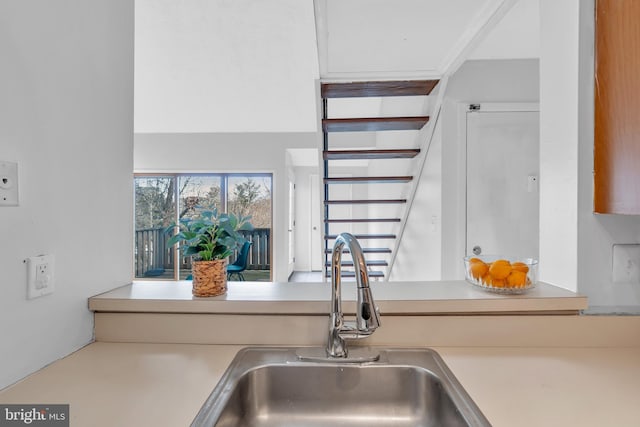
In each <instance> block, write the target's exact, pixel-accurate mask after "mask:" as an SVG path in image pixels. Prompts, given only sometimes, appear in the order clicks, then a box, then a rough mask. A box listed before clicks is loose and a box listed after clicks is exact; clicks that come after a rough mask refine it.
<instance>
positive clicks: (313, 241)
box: [309, 174, 322, 271]
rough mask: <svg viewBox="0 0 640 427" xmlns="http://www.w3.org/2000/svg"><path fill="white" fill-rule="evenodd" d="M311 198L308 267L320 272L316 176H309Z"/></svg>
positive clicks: (318, 198)
mask: <svg viewBox="0 0 640 427" xmlns="http://www.w3.org/2000/svg"><path fill="white" fill-rule="evenodd" d="M309 179H310V188H311V191H310V193H311V194H310V197H311V221H310V223H311V231H310V232H311V238H310V239H309V240H310V245H311V247H310V248H309V256H310V258H311V259H310V260H309V265H310V266H311V270H312V271H322V242H321V237H320V227H321V224H320V181H319V177H318V175H317V174H312V175H310V176H309Z"/></svg>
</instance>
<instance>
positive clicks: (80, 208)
mask: <svg viewBox="0 0 640 427" xmlns="http://www.w3.org/2000/svg"><path fill="white" fill-rule="evenodd" d="M133 14H134V2H133V0H90V1H88V0H68V1H64V2H51V1H47V0H33V1H29V2H25V1H21V0H8V1H3V2H0V57H1V58H2V66H1V67H0V81H2V83H3V84H2V86H3V89H2V96H0V159H2V160H6V161H14V162H18V164H19V181H20V182H19V188H20V206H17V207H0V236H1V239H0V271H1V272H2V278H1V279H0V336H1V337H2V339H0V355H1V356H0V359H1V363H0V388H3V387H5V386H7V385H9V384H11V383H13V382H15V381H17V380H19V379H20V378H22V377H24V376H26V375H28V374H30V373H32V372H34V371H36V370H38V369H40V368H42V367H43V366H45V365H47V364H49V363H51V362H53V361H55V360H56V359H58V358H61V357H63V356H66V355H68V354H69V353H71V352H73V351H74V350H76V349H78V348H80V347H82V346H84V345H86V344H88V343H89V342H91V341H92V339H93V315H92V313H91V312H90V311H89V310H88V308H87V299H88V298H89V297H90V296H92V295H95V294H98V293H101V292H104V291H107V290H109V289H113V288H115V287H118V286H122V285H125V284H126V283H128V282H130V280H131V274H132V248H133V220H132V218H133V214H132V204H133V203H132V197H131V195H132V192H131V191H132V185H133V182H132V178H131V171H132V169H133V166H132V149H133V45H134V41H133ZM40 254H53V255H54V257H55V277H54V280H55V292H54V293H53V294H51V295H47V296H44V297H41V298H38V299H34V300H27V299H26V294H27V293H26V281H27V269H26V266H25V264H24V263H23V260H24V259H25V258H27V257H31V256H36V255H40Z"/></svg>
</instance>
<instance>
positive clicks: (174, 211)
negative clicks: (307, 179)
mask: <svg viewBox="0 0 640 427" xmlns="http://www.w3.org/2000/svg"><path fill="white" fill-rule="evenodd" d="M272 182H273V180H272V176H271V174H157V175H155V174H154V175H149V174H138V175H136V176H135V177H134V192H135V239H134V241H135V248H134V267H135V271H134V277H135V278H148V279H156V280H158V279H160V280H177V279H181V280H184V279H186V278H187V276H188V275H189V274H191V259H190V258H189V257H181V256H180V254H179V253H177V251H176V250H175V248H168V247H167V244H166V242H167V240H168V238H169V236H168V235H167V234H166V233H165V232H164V230H165V229H166V228H167V227H168V226H169V225H171V224H173V223H176V222H177V221H179V219H180V218H190V217H191V218H192V217H196V216H198V215H199V214H200V212H202V211H203V210H212V209H214V208H216V209H218V210H220V211H223V212H230V213H233V214H236V215H243V216H247V215H250V216H251V223H252V224H253V226H254V230H253V231H250V232H245V233H244V234H245V238H246V239H247V240H249V241H250V242H252V243H253V244H252V246H251V251H250V254H249V264H248V267H247V271H246V272H245V274H244V276H245V278H246V280H257V281H269V280H271V221H272V197H271V194H272ZM176 201H177V202H176ZM234 259H235V255H233V256H232V257H231V259H230V260H229V262H233V261H234Z"/></svg>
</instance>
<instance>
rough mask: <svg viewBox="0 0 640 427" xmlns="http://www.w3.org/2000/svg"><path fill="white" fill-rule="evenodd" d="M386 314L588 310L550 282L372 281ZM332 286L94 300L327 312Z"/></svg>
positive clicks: (347, 301)
mask: <svg viewBox="0 0 640 427" xmlns="http://www.w3.org/2000/svg"><path fill="white" fill-rule="evenodd" d="M371 287H372V289H373V294H374V296H375V300H376V304H377V305H378V307H379V308H380V311H381V312H382V313H385V314H387V315H393V314H400V315H405V314H413V313H429V314H436V313H467V314H468V313H510V312H524V311H526V312H538V313H542V312H546V313H551V312H574V313H577V312H578V311H580V310H584V309H586V308H587V298H586V297H584V296H581V295H577V294H575V293H573V292H570V291H567V290H566V289H562V288H559V287H556V286H552V285H549V284H546V283H538V285H537V286H536V287H535V288H534V289H531V290H530V291H528V292H527V293H525V294H522V295H501V294H496V293H491V292H487V291H485V290H483V289H479V288H476V287H474V286H471V285H470V284H468V283H467V282H465V281H464V280H452V281H435V282H373V283H371ZM342 295H343V301H344V304H343V309H344V311H345V312H353V311H354V310H355V302H354V301H355V297H356V291H355V284H354V283H353V282H345V283H343V290H342ZM330 299H331V285H330V284H329V283H277V282H229V284H228V292H227V294H226V295H222V296H219V297H213V298H196V297H193V296H192V295H191V282H187V281H178V282H175V281H141V282H134V283H132V284H129V285H126V286H123V287H120V288H117V289H114V290H112V291H109V292H106V293H103V294H100V295H97V296H95V297H92V298H90V299H89V308H90V309H91V310H93V311H99V312H100V311H101V312H137V313H142V312H155V313H157V312H162V313H217V314H244V313H250V314H254V315H255V314H326V313H328V310H329V305H330V303H329V301H330Z"/></svg>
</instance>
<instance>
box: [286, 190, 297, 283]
mask: <svg viewBox="0 0 640 427" xmlns="http://www.w3.org/2000/svg"><path fill="white" fill-rule="evenodd" d="M287 231H288V234H289V262H288V275H287V276H290V275H291V273H293V270H294V267H295V262H296V257H295V254H296V185H295V184H294V183H293V182H292V181H289V229H288V230H287Z"/></svg>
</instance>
